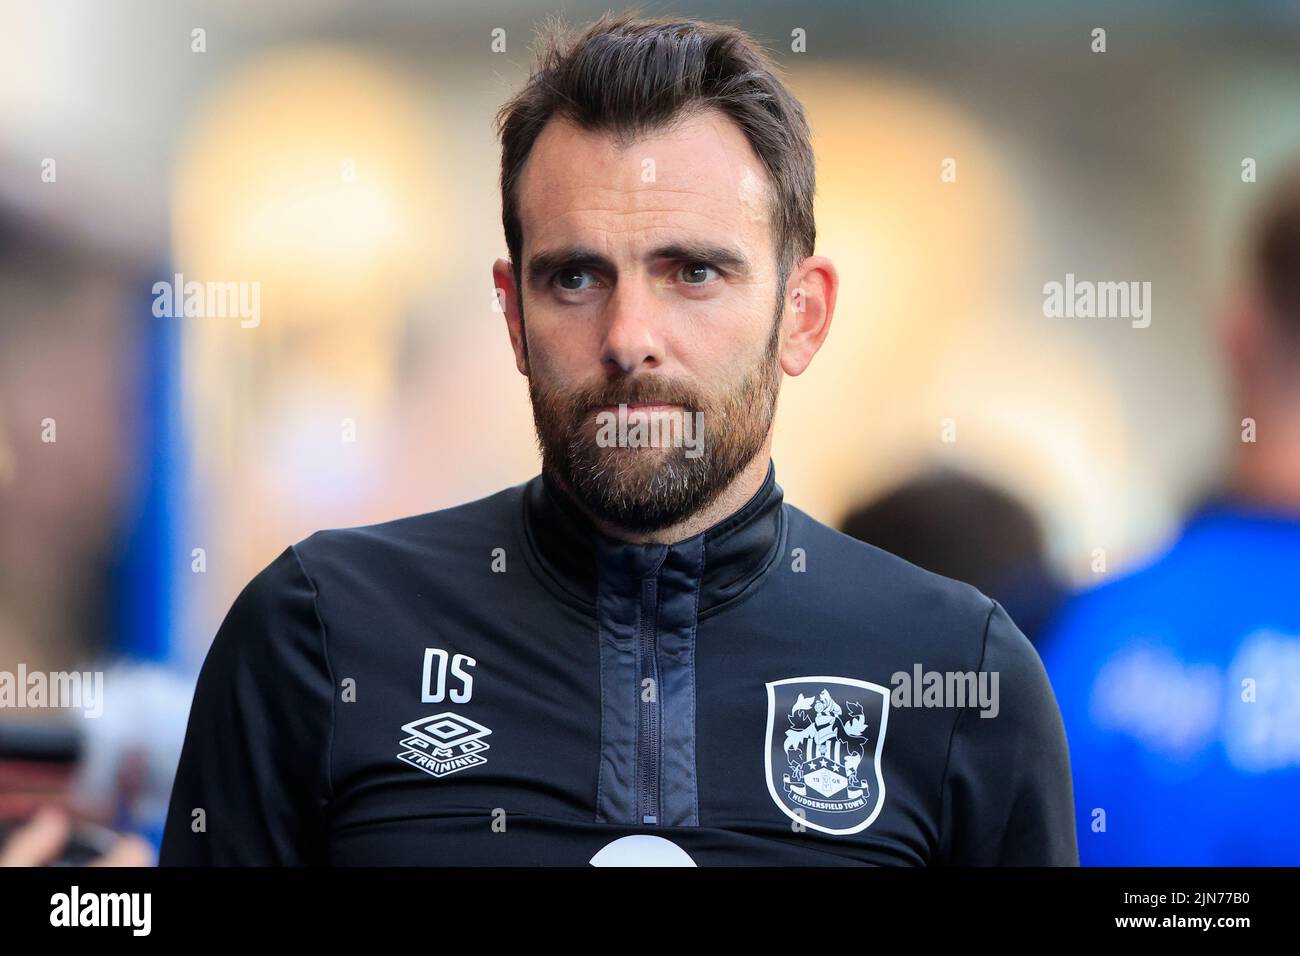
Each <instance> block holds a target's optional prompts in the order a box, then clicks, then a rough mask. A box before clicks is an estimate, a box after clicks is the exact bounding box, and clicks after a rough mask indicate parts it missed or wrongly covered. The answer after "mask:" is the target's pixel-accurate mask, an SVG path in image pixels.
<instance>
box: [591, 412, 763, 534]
mask: <svg viewBox="0 0 1300 956" xmlns="http://www.w3.org/2000/svg"><path fill="white" fill-rule="evenodd" d="M771 453H772V436H771V435H770V434H769V435H768V436H767V439H766V440H765V441H764V442H763V447H762V448H760V449H759V450H758V453H757V454H756V455H754V457H753V458H752V459H750V461H749V464H747V465H746V466H745V467H744V468H742V469H741V470H740V473H739V474H738V475H736V477H735V478H734V479H732V481H731V483H730V484H728V485H727V487H726V488H724V489H723V490H722V492H721V493H720V494H719V495H718V496H717V497H716V498H714V499H713V501H712V502H710V503H709V504H707V505H705V506H704V507H703V508H701V509H700V510H699V511H697V512H695V513H694V514H692V515H690V516H688V517H686V518H684V519H682V520H681V521H679V522H677V523H676V524H672V525H669V526H668V527H666V528H660V529H659V530H658V531H631V530H629V529H627V528H623V527H620V526H618V525H615V524H612V523H611V522H608V521H604V520H601V519H600V518H597V517H596V516H595V515H593V514H592V513H591V512H590V511H588V510H587V508H586V507H585V506H584V505H583V504H582V503H581V502H579V501H577V500H576V499H575V498H574V497H573V496H572V495H570V496H569V497H570V500H572V501H573V503H574V504H575V505H576V506H577V507H578V508H579V509H580V510H581V511H582V513H583V514H585V515H586V516H587V517H588V519H590V521H591V523H592V524H593V525H595V526H596V528H597V529H598V530H599V531H600V532H601V533H602V534H604V535H605V536H606V537H610V538H614V539H615V540H617V541H626V542H628V543H629V544H676V543H677V542H678V541H685V540H686V539H687V538H693V537H695V535H697V534H699V533H700V532H702V531H706V530H708V529H709V528H711V527H713V526H714V525H715V524H717V523H718V522H719V521H722V520H723V519H725V518H727V517H729V516H730V515H732V514H735V513H736V512H737V511H739V510H740V509H741V508H742V507H744V505H745V502H747V501H749V499H750V498H752V497H754V495H755V494H756V493H757V492H758V489H759V488H761V487H763V481H764V480H765V479H766V478H767V464H768V459H769V458H770V457H771Z"/></svg>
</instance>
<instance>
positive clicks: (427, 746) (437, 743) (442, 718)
mask: <svg viewBox="0 0 1300 956" xmlns="http://www.w3.org/2000/svg"><path fill="white" fill-rule="evenodd" d="M402 730H403V731H404V732H405V733H407V734H409V735H410V736H408V737H406V738H405V739H403V740H402V746H403V747H405V748H406V750H404V751H402V752H401V753H400V754H398V755H397V759H398V760H404V761H406V762H407V763H409V764H410V765H411V766H412V767H418V768H419V769H420V770H423V771H424V772H425V773H427V774H430V775H432V776H434V777H445V776H447V775H448V774H453V773H457V772H458V771H461V770H467V769H469V768H470V767H477V766H479V765H480V764H485V763H487V758H486V757H484V756H483V752H484V751H485V750H487V749H489V747H490V744H487V743H485V742H484V741H483V738H484V737H486V736H487V735H488V734H490V733H492V731H490V730H488V729H487V728H486V727H484V726H483V725H482V724H480V723H476V722H475V721H472V720H470V719H469V718H468V717H461V716H460V715H458V714H453V713H452V712H451V711H445V712H444V713H441V714H434V715H433V716H432V717H422V718H420V719H419V720H413V721H411V722H410V723H409V724H403V725H402Z"/></svg>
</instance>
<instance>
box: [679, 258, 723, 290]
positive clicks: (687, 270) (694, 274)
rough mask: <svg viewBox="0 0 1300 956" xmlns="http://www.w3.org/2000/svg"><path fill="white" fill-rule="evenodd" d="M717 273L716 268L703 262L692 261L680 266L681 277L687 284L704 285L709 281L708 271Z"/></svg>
mask: <svg viewBox="0 0 1300 956" xmlns="http://www.w3.org/2000/svg"><path fill="white" fill-rule="evenodd" d="M710 272H712V273H713V274H714V275H715V276H716V275H719V273H718V270H717V269H715V268H713V266H711V265H706V264H705V263H703V262H692V263H690V264H689V265H685V266H682V271H681V277H682V281H684V282H685V283H686V284H687V285H706V284H708V282H709V281H710V279H709V275H708V273H710Z"/></svg>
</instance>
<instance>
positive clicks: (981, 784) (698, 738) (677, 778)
mask: <svg viewBox="0 0 1300 956" xmlns="http://www.w3.org/2000/svg"><path fill="white" fill-rule="evenodd" d="M980 672H983V674H982V675H981V673H980ZM994 676H996V683H994V681H993V678H994ZM981 681H982V682H983V686H984V687H985V688H986V689H994V690H996V692H997V693H996V695H995V696H994V697H993V698H990V697H988V696H987V695H986V696H985V697H979V696H978V693H977V691H976V688H977V687H978V686H979V685H980V682H981ZM962 688H965V699H964V701H963V699H962V698H961V697H959V696H956V695H957V694H958V692H959V691H960V690H961V689H962ZM943 691H947V694H945V693H943ZM160 862H161V863H162V864H163V865H202V864H334V865H356V864H366V865H369V864H406V865H410V864H419V865H519V864H547V865H583V866H585V865H587V864H589V863H590V864H595V865H619V864H633V865H643V864H681V865H692V864H694V865H716V864H731V865H734V864H758V865H838V864H882V865H920V864H934V865H941V864H959V865H1044V864H1046V865H1077V863H1078V851H1077V847H1076V843H1075V828H1074V808H1073V799H1072V796H1071V783H1070V766H1069V757H1068V754H1067V748H1066V740H1065V734H1064V730H1063V728H1062V724H1061V717H1060V712H1059V710H1058V708H1057V705H1056V700H1055V698H1054V696H1053V694H1052V689H1051V687H1050V685H1049V684H1048V681H1047V677H1046V675H1045V673H1044V670H1043V666H1042V664H1041V662H1040V661H1039V658H1038V655H1037V653H1036V652H1035V651H1034V649H1033V647H1032V646H1031V645H1030V643H1029V641H1028V640H1027V639H1026V638H1025V637H1024V635H1023V634H1021V633H1020V631H1019V630H1017V628H1016V626H1015V625H1014V624H1013V623H1012V622H1011V620H1010V618H1009V617H1008V616H1007V614H1006V612H1005V611H1004V610H1003V609H1002V607H1001V606H1000V605H998V604H997V603H996V602H994V601H992V600H990V599H989V598H987V597H985V596H983V595H982V594H980V593H979V592H978V591H976V590H975V589H973V588H971V587H968V586H967V585H964V584H960V583H957V582H955V581H952V580H949V579H947V578H942V577H939V576H937V575H934V574H930V573H928V572H926V571H923V570H921V569H919V568H917V567H915V566H914V565H911V564H908V563H907V562H905V561H902V560H901V559H899V558H896V557H894V556H892V555H890V554H887V553H885V552H883V551H881V550H879V549H877V548H873V547H870V546H868V545H865V544H862V543H860V542H858V541H855V540H853V539H852V538H849V537H847V536H845V535H842V534H840V533H839V532H837V531H834V530H832V529H830V528H828V527H826V526H825V525H822V524H820V523H818V522H817V521H814V520H813V519H812V518H810V517H808V516H807V515H806V514H804V513H803V512H801V511H799V510H798V509H797V508H794V507H792V506H791V505H788V504H785V503H784V502H783V500H782V492H781V488H780V487H779V486H778V485H777V484H776V481H775V473H774V470H773V469H772V467H771V465H770V464H769V468H768V474H767V478H766V481H765V483H764V484H763V486H762V488H761V489H760V490H759V491H758V492H757V494H755V495H754V497H753V498H752V499H750V501H749V502H748V503H747V504H746V505H745V506H744V507H743V508H741V509H740V510H739V511H737V512H736V513H735V514H733V515H732V516H731V517H729V518H727V519H726V520H724V521H722V522H720V523H718V524H716V525H715V526H713V527H712V528H710V529H709V530H708V531H705V532H703V533H701V534H699V535H696V536H695V537H692V538H689V539H687V540H685V541H681V542H678V543H676V544H673V545H637V544H627V543H624V542H619V541H615V540H612V539H609V538H606V537H604V536H602V535H601V534H599V533H598V532H597V531H596V530H595V529H594V528H593V526H592V525H591V524H590V522H589V521H588V520H587V519H586V518H585V517H584V516H583V515H582V514H581V513H580V512H579V511H578V510H577V509H576V508H575V507H574V505H573V503H572V502H571V501H569V500H568V499H567V498H566V497H565V496H564V495H563V494H562V493H561V492H560V491H559V490H558V489H557V487H556V486H555V485H554V484H553V482H552V481H551V479H550V478H549V476H547V475H545V474H543V475H538V476H537V477H535V478H534V479H532V480H531V481H529V482H527V483H525V484H522V485H518V486H515V487H513V488H509V489H506V490H505V491H502V492H500V493H498V494H495V495H492V496H491V497H488V498H484V499H482V500H480V501H475V502H472V503H470V504H466V505H462V506H459V507H455V508H450V509H447V510H443V511H437V512H433V513H431V514H425V515H419V516H416V517H409V518H403V519H399V520H396V521H390V522H387V523H384V524H378V525H373V526H370V527H364V528H354V529H346V530H333V531H322V532H318V533H316V534H313V535H312V536H310V537H309V538H307V539H306V540H304V541H302V542H300V543H298V544H296V545H294V546H292V547H290V548H288V549H287V550H285V551H284V553H283V554H281V555H280V556H279V557H278V558H277V559H276V560H275V561H274V562H273V563H272V564H271V565H270V566H268V567H267V568H266V569H265V570H263V571H262V572H261V573H260V574H258V575H257V576H256V577H255V578H254V579H253V580H252V582H251V583H250V584H249V585H248V586H247V587H246V588H245V589H244V591H243V592H242V593H241V594H240V595H239V597H238V599H237V600H236V601H235V603H234V606H233V607H232V608H231V610H230V612H229V614H228V616H227V617H226V619H225V621H224V623H223V624H222V626H221V628H220V630H219V632H218V633H217V636H216V639H215V641H214V642H213V645H212V648H211V650H210V651H209V653H208V656H207V659H206V661H205V663H204V665H203V669H202V671H201V673H200V675H199V681H198V687H197V689H196V691H195V695H194V703H193V707H192V710H191V713H190V718H189V726H188V729H187V731H186V735H185V744H184V750H183V753H182V755H181V761H180V767H179V770H178V772H177V776H176V782H175V785H174V788H173V791H172V797H171V805H170V809H169V813H168V818H167V824H166V828H165V832H164V838H163V843H162V851H161V858H160Z"/></svg>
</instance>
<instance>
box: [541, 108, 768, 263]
mask: <svg viewBox="0 0 1300 956" xmlns="http://www.w3.org/2000/svg"><path fill="white" fill-rule="evenodd" d="M769 196H770V188H769V185H768V183H767V178H766V175H765V172H764V170H763V166H762V163H761V162H760V161H759V159H758V156H757V155H756V154H755V153H754V150H753V148H752V147H751V146H750V145H749V141H748V140H747V139H746V138H745V135H744V134H743V133H742V132H741V131H740V128H739V127H738V126H736V124H735V123H734V122H732V121H731V120H730V119H729V118H727V117H726V116H724V115H723V114H722V113H720V112H718V111H716V110H706V111H703V112H700V113H696V114H693V115H691V116H689V117H687V118H684V119H681V120H679V121H678V122H677V123H676V124H674V126H673V127H672V128H670V129H666V130H662V131H657V132H654V133H651V134H648V135H647V136H645V137H644V138H642V139H638V140H636V141H635V142H633V143H631V144H630V145H625V146H622V147H620V146H619V145H618V144H617V143H616V141H615V138H614V136H613V135H612V134H610V133H604V132H593V131H590V130H585V129H582V128H580V127H578V126H577V125H576V124H574V123H573V122H571V121H570V120H568V119H566V118H557V119H554V120H552V121H551V122H549V123H548V124H547V125H546V127H545V128H544V129H543V130H542V133H541V135H540V136H538V138H537V141H536V142H535V143H534V144H533V149H532V152H531V153H530V155H529V158H528V161H527V163H525V165H524V170H523V174H522V175H521V177H520V180H519V190H518V202H519V216H520V224H521V225H522V227H523V232H524V241H525V243H526V244H527V245H528V246H530V247H531V248H532V249H538V248H541V247H543V246H549V245H552V244H557V243H571V242H582V243H584V244H588V245H591V244H598V245H600V244H603V245H615V244H617V243H618V242H620V241H622V242H624V243H629V244H634V243H636V242H639V241H647V242H648V241H661V240H664V239H667V238H674V239H680V238H699V239H704V238H713V239H718V238H722V237H725V238H728V239H730V240H731V241H733V242H740V243H741V244H742V245H745V246H747V247H751V249H752V251H755V252H756V251H757V250H758V249H760V248H762V247H763V245H764V244H766V243H768V242H770V241H771V240H770V236H769V233H768V227H769V222H770V218H769Z"/></svg>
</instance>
